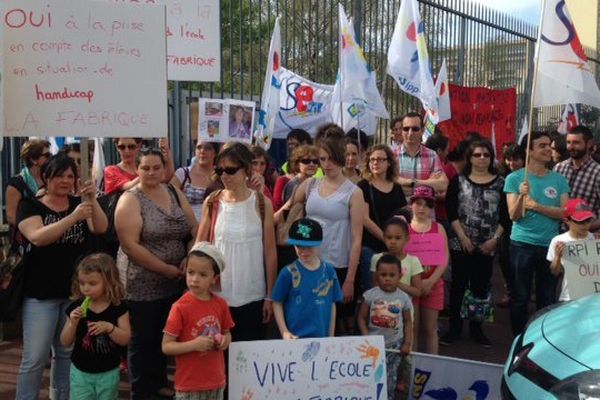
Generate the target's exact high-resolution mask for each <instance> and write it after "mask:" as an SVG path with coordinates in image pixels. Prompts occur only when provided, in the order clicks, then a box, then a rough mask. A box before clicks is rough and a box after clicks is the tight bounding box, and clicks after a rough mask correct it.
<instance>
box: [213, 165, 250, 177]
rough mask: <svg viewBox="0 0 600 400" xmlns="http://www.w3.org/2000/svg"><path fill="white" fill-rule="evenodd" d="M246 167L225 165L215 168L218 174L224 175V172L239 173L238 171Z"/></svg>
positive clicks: (229, 173)
mask: <svg viewBox="0 0 600 400" xmlns="http://www.w3.org/2000/svg"><path fill="white" fill-rule="evenodd" d="M243 168H244V167H241V166H240V167H225V168H221V167H216V168H215V174H217V175H218V176H221V175H223V174H224V173H225V174H227V175H235V174H237V172H238V171H239V170H240V169H243Z"/></svg>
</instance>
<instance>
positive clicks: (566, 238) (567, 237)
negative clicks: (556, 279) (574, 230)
mask: <svg viewBox="0 0 600 400" xmlns="http://www.w3.org/2000/svg"><path fill="white" fill-rule="evenodd" d="M586 239H588V240H589V239H594V235H593V234H591V233H589V232H588V236H587V238H586ZM576 240H583V239H575V238H574V237H573V236H571V234H570V233H569V232H565V233H561V234H560V235H558V236H554V237H553V238H552V241H550V247H548V254H546V260H548V261H550V262H552V260H554V249H555V247H556V243H558V242H563V243H567V242H574V241H576ZM560 264H561V265H562V266H563V268H564V265H563V263H562V260H560ZM569 300H571V296H570V295H569V288H568V287H567V278H566V277H564V276H563V281H562V288H561V290H560V296H558V301H569Z"/></svg>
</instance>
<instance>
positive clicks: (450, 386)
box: [409, 353, 503, 400]
mask: <svg viewBox="0 0 600 400" xmlns="http://www.w3.org/2000/svg"><path fill="white" fill-rule="evenodd" d="M412 360H413V380H412V385H411V390H410V396H409V398H410V399H411V400H418V399H477V400H496V399H500V398H502V396H501V395H500V384H501V380H502V368H503V366H502V365H499V364H489V363H484V362H479V361H472V360H462V359H458V358H452V357H443V356H435V355H431V354H423V353H413V354H412ZM449 371H452V372H451V373H450V374H451V375H452V378H451V379H449Z"/></svg>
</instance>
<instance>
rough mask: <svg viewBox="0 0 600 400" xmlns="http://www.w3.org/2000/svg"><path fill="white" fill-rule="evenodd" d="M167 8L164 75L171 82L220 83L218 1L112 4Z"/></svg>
mask: <svg viewBox="0 0 600 400" xmlns="http://www.w3.org/2000/svg"><path fill="white" fill-rule="evenodd" d="M111 1H112V2H113V3H131V4H144V5H153V4H154V5H156V4H161V5H165V6H166V7H167V27H166V35H167V71H168V72H167V75H168V77H169V80H172V81H201V82H218V81H220V80H221V30H220V21H221V16H220V12H221V9H220V6H219V0H185V1H181V0H111Z"/></svg>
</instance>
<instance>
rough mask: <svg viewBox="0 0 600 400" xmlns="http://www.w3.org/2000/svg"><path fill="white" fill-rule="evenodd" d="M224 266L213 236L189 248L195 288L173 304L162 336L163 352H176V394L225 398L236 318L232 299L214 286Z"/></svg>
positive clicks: (189, 281)
mask: <svg viewBox="0 0 600 400" xmlns="http://www.w3.org/2000/svg"><path fill="white" fill-rule="evenodd" d="M224 268H225V260H224V257H223V254H222V253H221V252H220V251H219V250H218V249H217V248H216V247H215V246H213V245H211V244H209V243H207V242H198V243H196V244H194V246H193V247H192V249H191V250H190V252H189V254H188V258H187V260H186V271H185V276H186V278H185V282H186V285H187V287H188V289H189V291H188V292H186V293H185V294H184V295H183V296H181V298H180V299H179V300H177V301H176V302H175V303H174V304H173V306H172V307H171V312H170V313H169V317H168V318H167V324H166V326H165V329H164V331H163V332H164V336H163V342H162V351H163V353H165V354H166V355H168V356H175V391H176V392H175V399H176V400H179V399H185V400H188V399H189V400H194V399H215V400H222V399H223V392H224V389H225V384H226V378H225V357H224V355H223V351H224V350H225V349H227V347H228V346H229V343H231V333H230V330H231V328H233V325H234V323H233V319H232V318H231V314H230V313H229V307H228V306H227V302H226V301H225V300H224V299H223V298H221V297H219V296H217V295H215V294H214V293H213V292H212V291H211V287H214V286H216V285H217V282H218V279H219V275H220V274H221V272H223V269H224Z"/></svg>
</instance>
